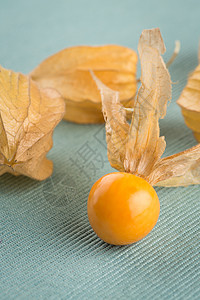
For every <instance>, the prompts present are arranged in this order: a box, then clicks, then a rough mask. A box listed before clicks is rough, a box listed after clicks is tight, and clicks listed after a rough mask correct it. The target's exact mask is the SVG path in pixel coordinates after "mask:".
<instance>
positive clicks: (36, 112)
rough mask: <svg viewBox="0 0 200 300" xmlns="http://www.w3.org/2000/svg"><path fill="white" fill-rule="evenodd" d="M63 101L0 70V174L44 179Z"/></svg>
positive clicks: (50, 165) (49, 171)
mask: <svg viewBox="0 0 200 300" xmlns="http://www.w3.org/2000/svg"><path fill="white" fill-rule="evenodd" d="M64 109H65V106H64V101H63V99H62V97H61V96H60V94H58V92H56V91H55V90H53V89H42V90H40V89H39V88H38V86H37V85H36V84H35V83H34V82H33V81H32V80H31V79H30V78H29V77H27V76H24V75H22V74H20V73H15V72H12V71H10V70H6V69H4V68H2V67H0V175H2V174H4V173H6V172H8V173H11V174H14V175H20V174H22V175H26V176H29V177H31V178H34V179H37V180H44V179H46V178H47V177H49V176H50V175H51V174H52V171H53V163H52V161H50V160H48V159H47V158H46V154H47V152H48V151H49V150H50V149H51V148H52V134H53V129H54V128H55V126H56V125H57V124H58V123H59V122H60V120H61V119H62V117H63V114H64Z"/></svg>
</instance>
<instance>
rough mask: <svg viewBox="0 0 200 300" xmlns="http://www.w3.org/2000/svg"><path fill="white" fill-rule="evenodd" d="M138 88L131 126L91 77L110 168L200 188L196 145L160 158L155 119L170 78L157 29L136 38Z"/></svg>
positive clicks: (115, 99)
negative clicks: (96, 90)
mask: <svg viewBox="0 0 200 300" xmlns="http://www.w3.org/2000/svg"><path fill="white" fill-rule="evenodd" d="M138 51H139V57H140V62H141V87H140V89H139V91H138V95H137V98H136V101H135V102H134V107H133V115H132V121H131V124H130V125H129V123H128V122H127V121H126V116H125V113H124V107H123V106H122V105H121V103H120V101H119V93H118V92H116V91H113V90H111V89H109V88H108V87H106V86H105V85H104V84H103V83H102V82H101V81H100V80H99V79H98V78H97V77H96V76H95V75H94V74H93V73H92V76H93V78H94V80H95V81H96V84H97V86H98V88H99V90H100V93H101V98H102V109H103V114H104V118H105V122H106V140H107V148H108V159H109V161H110V164H111V166H112V167H114V168H116V169H118V170H119V171H125V172H129V173H132V174H134V175H137V176H139V177H142V178H144V179H145V180H147V181H148V182H149V183H150V184H152V185H160V186H167V187H168V186H180V185H182V186H187V185H190V184H199V183H200V175H199V174H200V145H198V146H196V147H193V148H191V149H188V150H186V151H184V152H181V153H178V154H175V155H172V156H169V157H166V158H161V156H162V154H163V153H164V150H165V147H166V143H165V139H164V137H160V129H159V119H160V118H164V116H165V114H166V109H167V103H168V102H169V101H170V99H171V79H170V75H169V72H168V70H167V68H166V66H165V63H164V61H163V59H162V57H161V54H163V53H164V51H165V46H164V43H163V40H162V37H161V34H160V30H159V29H158V28H156V29H152V30H144V31H143V32H142V35H141V37H140V41H139V46H138Z"/></svg>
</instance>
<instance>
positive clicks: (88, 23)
mask: <svg viewBox="0 0 200 300" xmlns="http://www.w3.org/2000/svg"><path fill="white" fill-rule="evenodd" d="M152 27H160V29H161V32H162V34H163V38H164V41H165V43H166V47H167V53H166V55H165V59H167V58H169V56H170V54H171V53H172V51H173V48H174V41H175V40H176V39H179V40H180V41H181V46H182V48H181V52H180V55H179V56H178V58H177V59H176V61H175V62H174V64H173V65H172V66H171V67H170V73H171V76H172V80H173V82H175V83H176V84H174V85H173V99H172V103H171V105H170V107H169V109H168V112H167V116H166V118H165V120H162V121H161V133H162V134H163V135H165V136H166V141H167V149H166V152H165V155H169V154H173V153H176V152H179V151H181V150H184V149H186V148H188V147H191V146H193V145H195V144H196V141H195V140H194V138H193V135H192V133H191V132H190V130H189V129H187V128H186V126H185V125H184V121H183V118H182V116H181V112H180V109H179V107H178V106H177V105H176V100H177V98H178V96H179V95H180V92H181V90H182V89H183V87H184V85H185V83H186V79H187V75H188V73H189V72H190V71H192V70H193V69H194V68H195V66H196V65H197V50H198V41H199V37H200V2H199V1H198V0H196V1H194V0H190V1H182V0H181V1H176V0H173V1H162V0H160V1H156V0H151V1H142V0H140V1H133V0H132V1H131V0H115V1H114V0H101V1H100V0H98V1H97V0H83V1H81V0H79V1H78V0H65V1H64V0H56V1H54V0H29V1H28V0H17V1H15V0H13V1H11V0H0V64H1V65H3V66H4V67H6V68H10V69H13V70H15V71H20V72H23V73H28V72H29V71H31V70H32V69H33V68H34V67H35V66H36V65H37V64H38V63H39V62H41V61H42V60H43V59H44V58H46V57H47V56H49V55H51V54H53V53H55V52H57V51H59V50H61V49H62V48H65V47H68V46H72V45H82V44H91V45H97V44H98V45H99V44H107V43H116V44H121V45H125V46H129V47H132V48H134V49H136V47H137V43H138V39H139V35H140V33H141V31H142V30H143V29H145V28H152ZM48 157H49V158H50V159H52V160H53V161H54V173H53V176H52V177H51V178H50V179H47V180H46V181H44V182H36V181H33V180H31V179H29V178H25V177H22V176H21V177H18V178H16V177H12V176H10V175H8V174H6V175H4V176H2V177H0V240H1V243H0V299H1V300H10V299H26V300H29V299H136V300H140V299H144V300H148V299H151V300H152V299H153V300H154V299H161V300H162V299H192V300H194V299H200V287H199V282H200V276H199V275H200V274H199V250H200V247H199V238H200V235H199V208H200V205H199V200H200V187H199V186H192V187H188V188H168V189H167V188H156V191H157V192H158V195H159V199H160V203H161V213H160V218H159V221H158V223H157V225H156V227H155V228H154V229H153V231H152V232H151V233H150V234H149V235H148V236H147V237H146V238H145V239H143V240H142V241H140V242H138V243H136V244H134V245H131V246H125V247H115V246H111V245H107V244H105V243H104V242H102V241H101V240H100V239H99V238H97V237H96V235H95V234H94V233H93V231H92V229H91V228H90V225H89V222H88V219H87V211H86V204H87V197H88V193H89V190H90V188H91V186H92V184H93V183H94V182H95V181H96V180H97V179H98V178H99V177H100V176H102V175H103V174H106V173H108V172H110V171H112V168H111V167H110V165H109V163H108V160H107V155H106V144H105V132H104V126H103V125H94V126H88V125H85V126H81V125H75V124H72V123H67V122H64V121H63V122H61V123H60V124H59V125H58V127H57V128H56V130H55V133H54V147H53V149H52V150H51V151H50V153H49V155H48Z"/></svg>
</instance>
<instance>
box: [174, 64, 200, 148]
mask: <svg viewBox="0 0 200 300" xmlns="http://www.w3.org/2000/svg"><path fill="white" fill-rule="evenodd" d="M177 103H178V105H179V106H180V107H181V111H182V114H183V117H184V120H185V123H186V125H187V126H188V127H189V128H190V129H191V130H192V131H193V133H194V136H195V138H196V139H197V141H198V142H200V65H198V66H197V68H196V69H195V70H194V71H193V73H192V74H191V75H190V77H189V79H188V82H187V85H186V87H185V88H184V89H183V91H182V93H181V95H180V97H179V99H178V101H177Z"/></svg>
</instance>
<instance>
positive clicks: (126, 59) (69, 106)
mask: <svg viewBox="0 0 200 300" xmlns="http://www.w3.org/2000/svg"><path fill="white" fill-rule="evenodd" d="M136 65H137V54H136V53H135V52H134V51H133V50H131V49H129V48H126V47H122V46H118V45H106V46H98V47H97V46H93V47H92V46H77V47H71V48H66V49H64V50H62V51H60V52H58V53H56V54H54V55H52V56H51V57H49V58H47V59H46V60H44V61H43V62H42V63H41V64H40V65H39V66H38V67H37V68H36V69H35V70H33V71H32V72H31V73H30V76H31V77H32V79H33V80H34V81H36V82H37V83H38V84H39V86H40V87H42V88H47V87H48V88H54V89H56V90H57V91H58V92H59V93H60V94H61V95H62V96H63V98H64V100H65V104H66V112H65V115H64V119H65V120H68V121H72V122H76V123H83V124H84V123H102V122H104V118H103V115H102V105H101V97H100V95H99V92H98V89H97V87H96V84H95V82H94V81H93V79H92V78H91V75H90V73H89V70H90V69H91V70H93V71H94V73H95V74H96V76H97V77H98V78H99V79H100V80H101V81H102V82H103V83H104V84H105V85H107V86H108V87H110V88H111V89H113V90H116V91H118V92H119V93H120V101H121V103H122V104H123V106H125V107H131V106H133V99H134V96H135V93H136V89H137V82H136Z"/></svg>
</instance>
